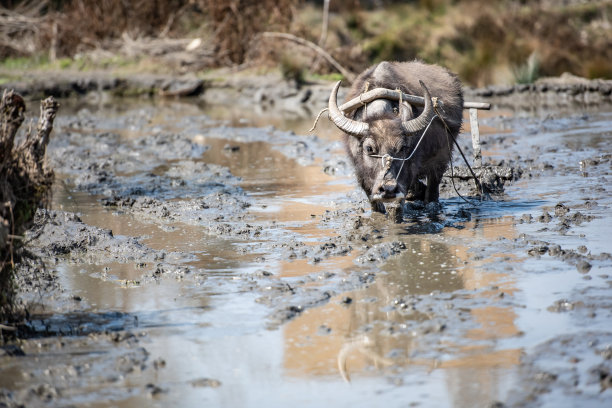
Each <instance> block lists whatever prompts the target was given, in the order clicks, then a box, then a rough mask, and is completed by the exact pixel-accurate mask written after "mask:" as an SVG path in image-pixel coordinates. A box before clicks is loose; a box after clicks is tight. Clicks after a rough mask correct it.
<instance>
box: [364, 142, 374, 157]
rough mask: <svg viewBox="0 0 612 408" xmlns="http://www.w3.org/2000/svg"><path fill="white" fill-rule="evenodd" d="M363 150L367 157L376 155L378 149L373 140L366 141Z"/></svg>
mask: <svg viewBox="0 0 612 408" xmlns="http://www.w3.org/2000/svg"><path fill="white" fill-rule="evenodd" d="M363 150H364V151H365V153H366V154H367V155H372V154H375V153H376V149H375V146H374V141H373V140H371V139H368V140H366V141H365V142H364V143H363Z"/></svg>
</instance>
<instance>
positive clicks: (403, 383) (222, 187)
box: [0, 88, 612, 407]
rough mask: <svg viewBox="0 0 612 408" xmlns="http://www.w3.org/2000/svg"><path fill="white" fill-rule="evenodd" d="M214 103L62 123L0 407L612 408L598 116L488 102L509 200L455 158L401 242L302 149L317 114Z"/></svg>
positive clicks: (320, 140)
mask: <svg viewBox="0 0 612 408" xmlns="http://www.w3.org/2000/svg"><path fill="white" fill-rule="evenodd" d="M288 89H289V88H288ZM215 92H217V94H216V95H217V96H216V98H217V101H218V103H216V104H210V103H206V102H203V101H202V99H200V98H192V99H189V100H164V99H153V100H142V99H137V100H134V99H108V100H106V97H99V96H96V97H88V99H87V100H88V101H89V102H87V101H83V100H81V101H79V102H76V103H74V104H73V105H72V106H70V102H69V100H66V101H65V102H64V103H63V105H64V106H65V108H64V111H63V115H60V117H58V118H57V120H56V127H55V131H54V135H53V137H52V140H51V142H50V144H49V147H48V160H49V164H50V165H51V166H52V167H53V168H54V170H55V172H56V184H55V191H54V198H53V204H52V206H51V209H50V210H48V211H40V212H39V213H38V214H37V218H36V220H35V225H34V227H33V228H32V229H31V230H30V231H29V232H28V234H27V236H26V241H27V243H28V245H29V248H30V250H31V251H32V252H33V253H34V254H36V255H37V256H38V260H31V261H30V262H29V263H26V264H23V265H21V267H20V269H19V272H18V277H19V284H20V287H22V288H23V290H22V292H21V301H22V302H23V303H24V304H26V305H27V307H28V310H29V313H30V316H29V320H28V321H27V322H24V324H22V325H20V326H18V338H17V339H11V338H10V337H7V336H8V335H9V333H7V332H3V334H4V335H5V338H6V339H7V342H6V343H5V344H4V346H3V347H2V349H1V351H0V372H1V373H2V375H1V376H0V377H1V380H0V404H4V405H8V406H21V405H25V406H41V405H53V406H75V405H79V406H80V405H91V406H158V405H159V406H167V405H180V406H201V405H203V404H207V405H212V406H261V405H263V404H267V405H270V406H286V405H289V404H291V405H294V406H313V405H330V406H331V405H341V406H347V405H349V404H350V405H357V406H360V405H364V403H366V402H367V405H385V406H406V405H414V406H419V405H420V406H543V405H547V406H553V405H563V404H568V403H569V404H570V405H576V406H602V407H603V406H609V404H610V402H611V401H612V389H610V388H612V387H611V386H610V384H611V381H612V380H611V377H610V375H611V374H610V373H611V372H612V371H611V370H612V359H611V357H610V349H611V348H612V331H611V329H610V327H611V326H610V322H612V302H610V300H609V298H610V296H609V294H610V290H611V289H612V277H611V276H612V275H611V272H612V256H611V255H610V252H612V249H611V247H610V245H609V243H608V241H607V228H606V226H607V225H610V211H609V209H610V205H612V202H611V197H612V195H611V194H610V186H611V185H612V184H611V183H610V171H611V163H612V162H611V160H612V149H611V148H610V146H611V144H610V141H611V137H612V134H611V133H610V125H611V124H612V109H610V105H609V104H606V103H601V104H590V103H584V100H583V101H582V102H580V103H579V101H577V100H576V98H578V96H580V95H582V97H584V93H583V94H576V95H574V96H576V98H575V99H573V100H572V102H571V103H569V102H568V103H566V104H561V105H558V106H548V107H546V108H538V106H537V105H533V104H532V105H530V106H528V107H525V105H524V104H522V103H519V102H517V101H510V100H509V99H507V98H503V99H501V100H499V99H492V101H493V102H494V103H495V105H494V109H493V110H492V111H490V112H481V125H482V128H481V131H482V134H483V136H482V139H483V141H484V144H483V153H484V161H485V163H487V164H488V165H489V166H491V168H492V169H494V170H496V171H495V172H490V173H489V176H488V184H489V185H490V186H495V187H497V189H498V191H500V193H498V194H496V195H494V196H493V197H492V199H490V200H484V201H481V199H480V197H478V196H477V195H476V193H475V186H474V182H473V180H470V179H469V177H467V176H466V170H465V169H464V168H462V166H463V163H462V162H461V159H460V158H459V156H457V157H456V159H455V167H454V169H453V171H454V172H456V176H457V177H456V178H455V179H454V181H455V186H454V187H453V183H452V182H451V181H450V178H448V177H447V178H446V179H445V180H444V184H443V185H442V188H441V196H442V199H441V202H440V204H435V205H432V204H430V205H424V204H423V203H419V202H414V203H407V204H406V205H405V208H404V211H403V222H402V223H400V224H396V223H394V222H392V220H390V219H389V218H388V217H387V216H385V215H381V214H373V213H372V212H371V211H370V205H369V203H368V202H367V199H366V197H365V196H364V195H363V193H362V192H361V191H360V190H359V189H358V188H357V187H356V185H355V182H354V175H353V174H352V169H351V168H350V165H349V164H348V162H347V160H346V157H345V155H344V152H343V151H342V147H341V145H340V143H339V142H338V137H337V133H336V131H335V130H334V129H332V127H331V126H330V125H329V124H328V123H321V124H319V127H318V130H317V131H316V134H315V135H308V134H307V129H308V128H309V127H310V125H311V124H312V119H313V117H314V114H312V112H311V111H316V110H318V109H320V108H321V107H324V106H325V101H323V102H322V104H319V103H318V102H317V103H315V102H314V100H313V101H311V102H310V103H311V105H310V106H308V107H307V109H306V111H308V112H306V113H307V114H305V110H304V107H303V106H302V105H299V106H302V107H301V108H300V109H293V108H292V109H288V108H287V109H281V108H280V105H281V102H280V100H279V98H278V97H276V96H274V95H272V94H263V93H262V92H263V91H261V92H260V93H259V96H257V97H255V96H253V98H259V103H257V104H255V105H253V104H252V103H251V105H249V103H248V101H251V102H252V101H253V100H254V99H253V98H245V99H246V101H247V102H245V101H243V102H236V103H234V104H222V102H223V101H228V100H230V101H231V98H232V96H231V95H233V94H235V93H236V92H242V93H245V92H247V91H246V90H244V89H243V90H242V91H236V89H231V90H226V93H223V91H221V90H217V91H215ZM303 92H308V88H305V89H301V90H295V92H294V94H293V96H291V98H296V100H297V98H298V97H300V95H301V97H303V96H304V95H303V94H301V93H303ZM255 93H256V92H253V95H255ZM316 94H317V91H312V90H311V96H310V97H312V98H314V96H312V95H316ZM221 95H225V96H223V97H222V96H221ZM228 95H229V96H228ZM321 95H323V93H322V92H321ZM602 95H603V93H602ZM604 96H605V95H604ZM209 97H210V95H209ZM288 98H289V96H287V97H286V98H284V99H288ZM281 99H282V98H281ZM284 99H283V100H284ZM92 102H95V103H92ZM319 105H321V106H319ZM287 106H293V107H295V106H298V104H294V103H287ZM278 111H282V112H284V116H283V115H280V114H279V113H278ZM460 144H461V146H462V148H463V149H464V151H465V152H466V154H467V155H468V157H469V156H470V147H469V146H470V145H471V141H470V138H469V126H468V124H467V123H466V125H465V126H464V134H463V135H462V137H461V142H460ZM455 188H456V189H457V190H458V191H459V192H460V193H461V194H462V196H464V197H465V198H466V199H467V200H468V202H465V201H463V200H462V199H461V198H460V197H458V195H457V193H456V192H455ZM42 263H44V268H43V266H42ZM349 380H350V382H348V381H349Z"/></svg>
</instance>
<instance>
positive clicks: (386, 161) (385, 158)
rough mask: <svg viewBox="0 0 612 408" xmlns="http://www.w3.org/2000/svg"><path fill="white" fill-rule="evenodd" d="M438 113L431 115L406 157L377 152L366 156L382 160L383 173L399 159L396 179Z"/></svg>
mask: <svg viewBox="0 0 612 408" xmlns="http://www.w3.org/2000/svg"><path fill="white" fill-rule="evenodd" d="M437 117H438V115H437V114H436V115H433V116H432V117H431V120H430V121H429V123H428V124H427V127H426V128H425V130H424V131H423V133H422V134H421V137H420V138H419V141H418V142H417V144H416V146H414V149H412V153H410V155H409V156H408V157H404V158H402V157H393V156H391V155H390V154H388V153H387V154H384V155H382V156H381V155H379V154H370V155H368V156H370V157H375V158H377V159H381V161H382V166H383V169H385V175H386V174H387V173H388V172H389V170H390V169H391V164H392V163H393V162H394V161H401V162H402V165H401V166H400V169H399V171H398V172H397V176H395V180H396V181H397V179H398V177H399V176H400V175H401V174H402V170H403V168H404V164H405V163H406V162H407V161H408V160H410V159H412V156H414V154H415V153H416V151H417V149H418V148H419V145H420V144H421V141H422V140H423V138H424V137H425V135H426V134H427V131H428V130H429V126H431V124H432V122H433V121H434V119H435V118H437Z"/></svg>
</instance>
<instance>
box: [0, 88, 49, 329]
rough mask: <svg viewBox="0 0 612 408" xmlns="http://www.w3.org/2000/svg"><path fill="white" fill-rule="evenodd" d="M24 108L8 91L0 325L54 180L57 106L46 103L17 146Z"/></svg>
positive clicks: (1, 168)
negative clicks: (27, 234) (24, 247)
mask: <svg viewBox="0 0 612 408" xmlns="http://www.w3.org/2000/svg"><path fill="white" fill-rule="evenodd" d="M25 108H26V105H25V102H24V100H23V98H22V97H21V96H20V95H19V94H17V93H15V92H13V91H4V93H3V95H2V100H0V323H2V322H5V321H6V320H7V319H9V318H10V316H11V315H12V312H13V295H14V288H13V269H14V265H15V262H16V261H18V260H19V258H20V256H21V255H20V251H19V249H20V247H21V243H22V239H21V234H23V232H24V231H25V229H26V228H27V227H28V225H29V223H30V221H31V220H32V218H33V217H34V214H35V213H36V210H37V209H38V208H39V207H44V206H46V205H47V203H48V202H49V199H50V192H51V184H52V182H53V170H51V169H49V168H48V167H47V166H46V165H45V153H46V150H47V144H48V143H49V136H50V134H51V131H52V130H53V121H54V119H55V115H56V113H57V110H58V108H59V104H58V103H57V101H55V100H54V99H53V97H49V98H47V99H45V100H43V101H42V102H41V107H40V118H39V120H38V126H37V128H36V131H35V132H34V131H32V129H31V128H30V129H28V131H27V133H26V135H25V138H24V140H23V142H22V143H20V144H18V145H16V144H15V137H16V136H17V132H18V130H19V128H20V126H21V125H22V123H23V121H24V119H25Z"/></svg>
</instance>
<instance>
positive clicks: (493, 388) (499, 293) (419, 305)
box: [284, 218, 520, 406]
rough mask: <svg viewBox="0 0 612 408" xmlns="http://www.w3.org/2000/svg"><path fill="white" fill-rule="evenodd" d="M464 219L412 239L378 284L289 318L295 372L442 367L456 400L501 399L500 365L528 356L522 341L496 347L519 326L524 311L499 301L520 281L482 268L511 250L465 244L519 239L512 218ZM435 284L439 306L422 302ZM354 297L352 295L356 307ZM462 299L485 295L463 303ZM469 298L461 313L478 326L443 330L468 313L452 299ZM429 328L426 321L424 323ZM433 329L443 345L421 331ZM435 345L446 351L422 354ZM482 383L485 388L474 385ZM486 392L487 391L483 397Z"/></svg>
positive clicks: (288, 350)
mask: <svg viewBox="0 0 612 408" xmlns="http://www.w3.org/2000/svg"><path fill="white" fill-rule="evenodd" d="M465 227H466V228H463V229H445V230H444V231H443V233H442V234H441V236H440V235H434V236H427V235H420V236H418V237H408V238H406V237H404V240H405V242H406V246H407V249H406V250H405V251H404V252H403V253H402V254H401V255H399V256H397V257H396V258H395V259H393V260H391V261H389V262H387V263H386V264H385V265H384V266H383V267H382V270H381V271H379V272H378V273H377V276H376V280H375V282H374V283H373V284H371V285H370V286H368V287H367V288H365V289H363V290H359V291H354V292H352V293H348V294H343V295H342V296H341V298H336V299H332V300H331V301H330V302H329V303H328V304H327V305H325V306H323V307H320V308H317V309H312V310H308V311H306V312H305V313H303V315H301V316H300V317H298V318H296V319H295V320H294V321H291V322H289V323H288V324H287V325H286V326H285V328H284V337H285V353H284V355H285V359H284V366H285V369H286V371H287V373H288V374H289V375H291V376H295V377H304V376H329V375H341V376H343V377H344V378H347V379H348V378H350V377H351V376H353V377H354V376H363V375H366V376H367V375H371V374H374V375H376V373H377V372H378V371H379V370H388V369H392V370H393V371H396V370H398V369H400V368H401V367H403V369H408V368H409V367H410V366H424V367H426V368H427V369H429V370H433V369H440V370H443V372H444V373H445V377H446V379H447V380H446V382H447V387H448V388H449V392H450V393H451V394H452V395H453V398H454V399H455V400H456V401H457V405H458V406H473V405H478V403H480V402H481V401H483V400H491V399H494V398H495V397H496V396H497V395H498V392H499V387H503V386H504V385H505V382H504V381H505V379H504V377H503V375H501V373H500V372H499V370H500V369H508V368H510V367H512V366H514V365H516V364H518V362H519V357H520V351H519V350H518V349H504V350H497V349H495V347H494V344H495V342H496V341H497V340H500V339H503V338H508V337H512V336H516V335H517V334H518V333H519V330H518V328H517V327H516V325H515V324H514V322H515V320H516V317H517V314H516V312H515V311H514V310H513V309H512V308H511V307H509V306H506V305H502V304H498V300H500V299H503V296H504V295H503V294H511V293H513V292H514V291H515V290H516V288H515V286H514V282H513V280H512V278H511V276H510V275H509V273H508V272H509V271H508V272H507V271H500V272H499V273H491V272H490V271H486V272H485V271H484V270H483V266H484V265H485V264H487V263H495V262H497V260H498V259H500V258H503V259H504V260H505V262H510V263H512V262H513V258H512V256H511V255H506V254H492V255H488V256H487V257H486V258H479V257H478V256H475V254H473V253H472V252H471V248H470V247H467V246H465V245H464V244H462V243H465V242H474V241H487V240H495V239H499V238H502V237H503V238H514V237H515V236H516V235H517V233H516V231H515V230H514V227H513V224H512V222H511V219H509V218H508V219H484V220H476V221H472V222H469V223H467V224H466V225H465ZM475 245H476V244H475ZM489 269H490V268H489ZM432 292H434V293H437V294H439V295H438V296H442V298H443V299H441V300H438V301H437V303H438V304H437V305H436V304H435V303H431V302H422V299H423V296H426V297H427V295H429V294H431V293H432ZM445 294H448V295H445ZM346 297H348V298H350V299H351V300H352V302H351V303H350V304H348V305H347V304H345V302H346V301H345V298H346ZM462 297H464V298H473V297H476V298H482V299H483V300H485V301H484V302H462ZM453 299H455V300H453ZM472 300H474V299H472ZM476 300H477V299H476ZM444 304H445V305H446V306H442V305H444ZM474 304H476V305H478V306H476V307H474V306H473V305H474ZM462 305H463V306H462ZM465 305H471V306H470V307H465V310H464V313H463V315H464V317H462V318H463V319H468V320H470V321H471V322H472V323H473V326H474V328H472V329H469V330H466V331H464V332H463V333H462V335H461V336H460V337H459V338H454V337H453V335H450V336H445V335H444V334H443V330H444V328H443V327H439V326H440V325H441V324H442V325H443V324H444V321H445V319H447V318H453V317H456V316H458V315H460V314H458V313H455V312H453V313H450V312H449V313H447V312H446V311H445V307H446V308H449V310H456V309H457V308H463V307H464V306H465ZM448 325H449V326H452V322H449V323H448ZM423 327H428V329H426V330H425V331H423V329H422V328H423ZM412 328H414V329H415V330H416V331H413V329H412ZM427 330H432V331H435V330H442V332H441V334H440V335H439V336H434V337H433V339H436V340H437V343H438V344H423V336H426V338H430V337H427V335H428V332H427ZM431 348H435V349H438V350H440V351H441V352H442V354H441V355H443V356H444V358H436V357H432V358H427V357H423V356H426V355H427V354H431V353H429V351H428V350H430V349H431ZM434 354H435V353H434ZM439 355H440V354H439ZM338 372H339V374H338ZM476 383H477V384H478V390H479V391H478V392H477V393H475V392H474V390H473V388H474V387H473V385H474V384H476ZM466 390H469V391H466ZM481 393H482V394H484V395H480V394H481ZM481 397H484V399H482V400H479V399H478V398H481Z"/></svg>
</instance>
